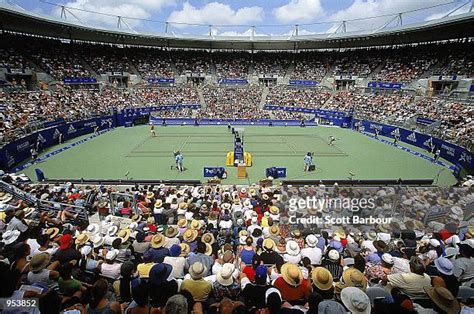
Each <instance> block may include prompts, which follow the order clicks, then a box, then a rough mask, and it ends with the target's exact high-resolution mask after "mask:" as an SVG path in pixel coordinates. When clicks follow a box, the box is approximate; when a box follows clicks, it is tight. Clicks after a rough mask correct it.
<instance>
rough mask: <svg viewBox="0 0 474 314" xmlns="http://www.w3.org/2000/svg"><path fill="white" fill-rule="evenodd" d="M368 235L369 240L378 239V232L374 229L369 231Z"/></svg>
mask: <svg viewBox="0 0 474 314" xmlns="http://www.w3.org/2000/svg"><path fill="white" fill-rule="evenodd" d="M366 236H367V239H368V240H370V241H375V240H376V239H377V232H376V231H374V230H371V231H369V232H367V234H366Z"/></svg>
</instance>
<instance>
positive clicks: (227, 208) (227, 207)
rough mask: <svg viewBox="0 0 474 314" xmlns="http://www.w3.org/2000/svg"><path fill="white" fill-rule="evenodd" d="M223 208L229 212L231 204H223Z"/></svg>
mask: <svg viewBox="0 0 474 314" xmlns="http://www.w3.org/2000/svg"><path fill="white" fill-rule="evenodd" d="M221 208H222V209H224V210H229V209H230V208H231V205H230V203H222V204H221Z"/></svg>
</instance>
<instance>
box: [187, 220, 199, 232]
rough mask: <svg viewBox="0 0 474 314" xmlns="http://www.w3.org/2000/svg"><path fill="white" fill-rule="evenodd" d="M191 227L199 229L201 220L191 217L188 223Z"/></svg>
mask: <svg viewBox="0 0 474 314" xmlns="http://www.w3.org/2000/svg"><path fill="white" fill-rule="evenodd" d="M189 226H190V227H191V229H194V230H199V229H201V222H200V221H199V220H196V219H193V220H192V221H191V224H190V225H189Z"/></svg>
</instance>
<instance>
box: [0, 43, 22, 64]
mask: <svg viewBox="0 0 474 314" xmlns="http://www.w3.org/2000/svg"><path fill="white" fill-rule="evenodd" d="M2 47H5V48H1V49H0V68H7V69H14V70H23V69H26V68H28V63H27V62H26V59H25V58H24V57H23V55H22V54H20V53H18V52H16V51H15V49H14V48H12V47H8V48H7V45H6V44H5V45H2Z"/></svg>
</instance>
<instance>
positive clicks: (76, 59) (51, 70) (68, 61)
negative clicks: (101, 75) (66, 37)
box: [28, 45, 93, 81]
mask: <svg viewBox="0 0 474 314" xmlns="http://www.w3.org/2000/svg"><path fill="white" fill-rule="evenodd" d="M79 54H80V52H78V51H76V49H75V48H74V47H67V49H65V47H58V46H54V45H53V46H49V47H47V46H45V47H35V48H34V49H31V50H30V51H29V52H28V55H29V56H31V58H32V60H33V61H34V62H35V63H36V64H37V65H38V66H39V67H40V68H41V69H43V70H44V71H46V73H48V74H49V75H51V77H53V78H55V79H58V80H61V81H62V80H63V79H64V78H66V77H87V78H89V77H93V75H92V74H91V72H90V71H89V70H88V69H87V68H86V67H85V65H84V64H83V61H82V60H81V57H80V55H79Z"/></svg>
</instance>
